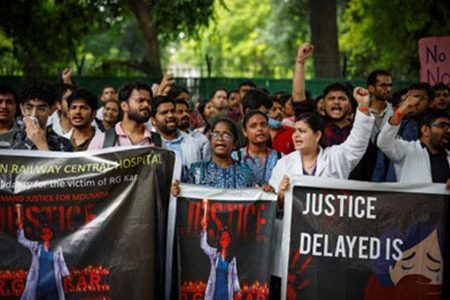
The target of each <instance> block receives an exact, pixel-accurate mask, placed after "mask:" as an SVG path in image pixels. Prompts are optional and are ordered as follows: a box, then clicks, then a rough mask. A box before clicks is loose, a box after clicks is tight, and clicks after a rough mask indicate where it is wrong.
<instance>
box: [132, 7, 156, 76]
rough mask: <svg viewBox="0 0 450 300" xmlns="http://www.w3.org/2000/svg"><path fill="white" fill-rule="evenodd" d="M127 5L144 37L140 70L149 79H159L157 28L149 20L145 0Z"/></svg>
mask: <svg viewBox="0 0 450 300" xmlns="http://www.w3.org/2000/svg"><path fill="white" fill-rule="evenodd" d="M128 3H129V4H130V8H131V11H132V12H133V14H134V15H135V17H136V19H137V21H138V23H139V27H140V28H141V30H142V33H143V35H144V43H145V54H144V57H143V59H142V70H145V71H144V72H145V73H146V74H147V75H148V76H149V77H151V78H160V77H162V70H161V58H160V52H159V41H158V28H156V26H155V25H154V24H153V23H152V22H151V20H150V15H149V10H150V7H149V6H148V5H147V2H146V1H145V0H128Z"/></svg>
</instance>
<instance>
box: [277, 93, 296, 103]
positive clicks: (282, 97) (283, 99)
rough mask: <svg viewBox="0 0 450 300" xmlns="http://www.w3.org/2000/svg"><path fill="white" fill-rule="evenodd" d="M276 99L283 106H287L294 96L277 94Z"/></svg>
mask: <svg viewBox="0 0 450 300" xmlns="http://www.w3.org/2000/svg"><path fill="white" fill-rule="evenodd" d="M274 98H275V99H277V101H278V102H280V104H281V106H285V105H286V103H287V102H288V101H289V100H290V99H291V98H292V96H291V95H290V94H289V93H288V92H277V93H275V96H274Z"/></svg>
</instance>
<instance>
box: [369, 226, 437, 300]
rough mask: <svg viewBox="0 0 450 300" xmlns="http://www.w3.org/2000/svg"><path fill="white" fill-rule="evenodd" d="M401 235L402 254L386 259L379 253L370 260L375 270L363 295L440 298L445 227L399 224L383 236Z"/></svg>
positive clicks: (388, 297) (386, 237)
mask: <svg viewBox="0 0 450 300" xmlns="http://www.w3.org/2000/svg"><path fill="white" fill-rule="evenodd" d="M388 238H401V239H402V240H403V244H402V245H401V246H400V248H401V251H402V257H401V259H400V260H398V261H395V260H393V259H391V260H385V257H384V255H383V253H381V255H380V257H379V259H378V260H375V261H374V262H373V263H372V270H373V272H374V274H373V275H372V276H371V277H370V278H369V281H368V283H367V286H366V292H365V299H366V300H372V299H441V296H442V295H441V294H442V283H443V265H444V264H443V252H444V251H443V249H444V240H445V236H444V227H443V226H442V225H431V224H429V223H417V224H412V225H410V226H409V227H408V230H407V231H406V232H402V231H401V230H400V229H399V228H397V229H395V230H393V231H390V232H388V233H386V234H384V235H383V239H382V240H385V239H388Z"/></svg>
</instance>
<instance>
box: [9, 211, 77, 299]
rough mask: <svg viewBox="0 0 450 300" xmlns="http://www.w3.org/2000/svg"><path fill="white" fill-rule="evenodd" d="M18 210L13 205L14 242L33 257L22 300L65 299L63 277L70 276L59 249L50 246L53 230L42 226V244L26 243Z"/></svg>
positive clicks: (27, 241) (35, 242) (28, 241)
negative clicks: (14, 213)
mask: <svg viewBox="0 0 450 300" xmlns="http://www.w3.org/2000/svg"><path fill="white" fill-rule="evenodd" d="M21 210H22V208H21V204H16V211H17V227H18V230H17V240H18V242H19V243H20V244H21V245H22V246H24V247H26V248H28V249H29V250H30V252H31V255H32V260H31V267H30V269H29V270H28V275H27V281H26V285H25V289H24V292H23V294H22V296H21V299H22V300H35V299H36V300H41V299H42V300H55V299H59V300H64V299H65V297H64V288H63V277H66V276H70V273H69V269H68V268H67V265H66V262H65V261H64V256H63V251H62V248H61V247H57V248H56V249H52V248H51V247H50V241H51V240H52V238H53V230H52V229H51V228H50V227H49V226H48V225H43V226H42V229H41V233H40V238H41V242H37V241H30V240H28V239H27V238H26V237H25V233H24V230H23V221H22V217H21Z"/></svg>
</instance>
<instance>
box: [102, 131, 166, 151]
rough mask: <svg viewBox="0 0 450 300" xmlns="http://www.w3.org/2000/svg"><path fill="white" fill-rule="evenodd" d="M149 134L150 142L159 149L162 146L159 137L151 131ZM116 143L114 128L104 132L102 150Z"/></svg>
mask: <svg viewBox="0 0 450 300" xmlns="http://www.w3.org/2000/svg"><path fill="white" fill-rule="evenodd" d="M150 133H151V139H152V142H153V143H154V144H155V147H161V146H162V139H161V136H160V135H159V134H158V133H156V132H153V131H151V132H150ZM116 142H117V133H116V130H115V129H114V127H113V128H109V129H107V130H106V131H105V140H104V141H103V148H109V147H114V145H115V144H116Z"/></svg>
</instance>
